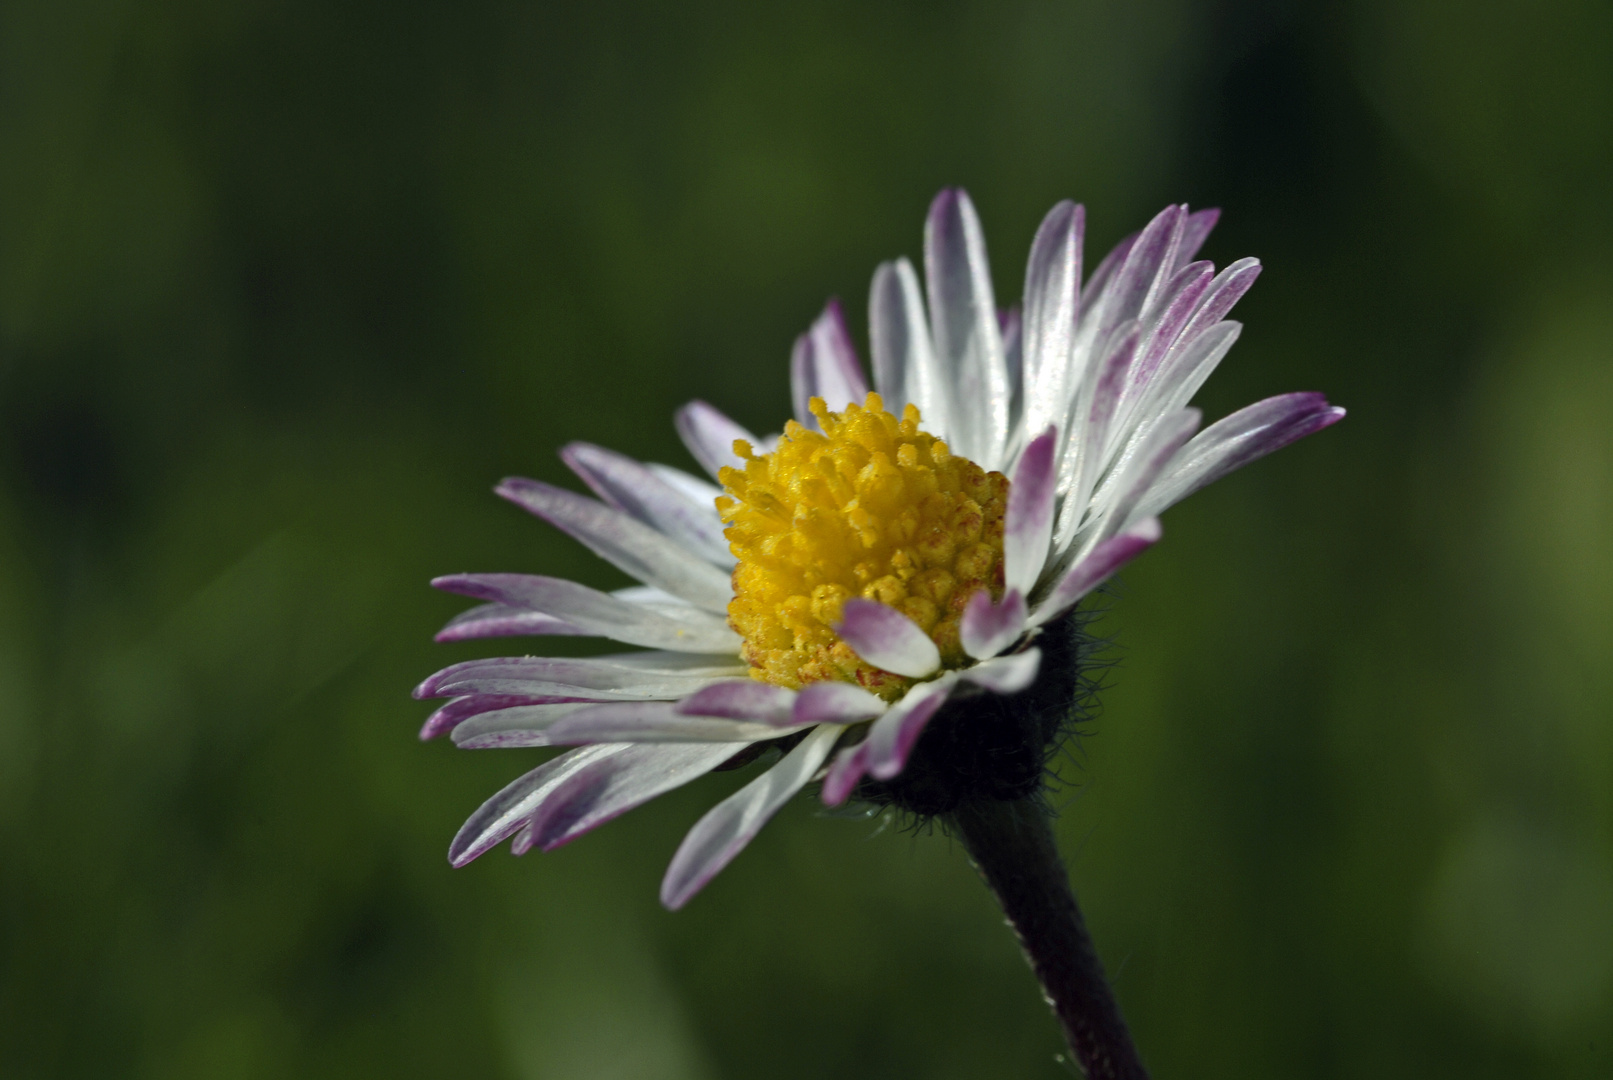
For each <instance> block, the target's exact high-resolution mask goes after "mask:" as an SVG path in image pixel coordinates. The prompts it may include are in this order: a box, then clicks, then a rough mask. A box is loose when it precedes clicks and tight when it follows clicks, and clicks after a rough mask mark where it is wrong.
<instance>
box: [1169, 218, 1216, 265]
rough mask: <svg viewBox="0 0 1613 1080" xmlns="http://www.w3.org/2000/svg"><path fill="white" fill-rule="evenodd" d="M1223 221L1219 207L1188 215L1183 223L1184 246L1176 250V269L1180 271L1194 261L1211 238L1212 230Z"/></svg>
mask: <svg viewBox="0 0 1613 1080" xmlns="http://www.w3.org/2000/svg"><path fill="white" fill-rule="evenodd" d="M1220 220H1221V211H1220V209H1219V208H1217V207H1213V206H1212V207H1211V208H1210V209H1208V210H1195V211H1194V212H1193V213H1191V214H1189V215H1187V220H1186V221H1184V222H1183V223H1182V244H1181V247H1179V248H1177V250H1176V268H1177V269H1180V268H1182V267H1183V266H1186V265H1187V264H1188V263H1190V262H1192V261H1193V256H1195V255H1197V254H1198V253H1199V249H1200V248H1201V247H1203V246H1204V241H1206V240H1208V239H1209V238H1210V230H1211V229H1214V228H1215V223H1216V222H1217V221H1220Z"/></svg>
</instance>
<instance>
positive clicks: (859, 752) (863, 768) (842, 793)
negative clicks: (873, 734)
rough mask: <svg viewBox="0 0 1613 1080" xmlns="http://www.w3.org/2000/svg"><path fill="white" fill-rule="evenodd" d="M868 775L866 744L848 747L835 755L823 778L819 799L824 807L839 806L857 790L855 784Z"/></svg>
mask: <svg viewBox="0 0 1613 1080" xmlns="http://www.w3.org/2000/svg"><path fill="white" fill-rule="evenodd" d="M867 773H868V744H867V743H866V742H861V743H858V744H857V745H856V746H848V747H846V748H844V749H843V750H841V751H840V753H838V754H836V755H835V759H834V764H832V765H830V766H829V773H828V775H827V776H825V777H824V778H823V790H822V792H821V793H820V797H821V798H822V799H823V805H825V806H839V805H840V804H841V803H843V802H845V801H846V800H847V799H849V798H850V797H851V793H852V792H853V791H855V790H857V784H858V783H860V782H861V780H862V778H863V777H864V776H866V775H867Z"/></svg>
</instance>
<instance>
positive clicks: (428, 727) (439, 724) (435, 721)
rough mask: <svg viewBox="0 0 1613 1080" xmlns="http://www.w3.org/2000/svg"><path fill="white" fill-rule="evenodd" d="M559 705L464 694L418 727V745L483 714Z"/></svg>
mask: <svg viewBox="0 0 1613 1080" xmlns="http://www.w3.org/2000/svg"><path fill="white" fill-rule="evenodd" d="M552 704H559V702H556V701H555V700H554V698H553V697H546V696H539V695H530V694H466V695H465V696H464V697H456V698H454V699H453V700H452V701H450V702H449V703H448V704H446V705H444V706H443V707H442V708H440V709H438V710H437V711H436V712H434V713H432V714H431V715H430V716H428V717H426V722H425V723H424V724H421V725H420V741H421V742H425V741H426V740H427V739H435V738H438V737H439V736H442V735H446V734H448V733H449V732H450V731H453V730H454V728H456V727H458V726H459V725H460V724H462V723H464V722H465V721H467V720H469V719H470V718H471V717H473V716H480V715H482V714H483V713H491V712H499V711H501V710H504V709H513V708H516V707H517V706H524V705H552Z"/></svg>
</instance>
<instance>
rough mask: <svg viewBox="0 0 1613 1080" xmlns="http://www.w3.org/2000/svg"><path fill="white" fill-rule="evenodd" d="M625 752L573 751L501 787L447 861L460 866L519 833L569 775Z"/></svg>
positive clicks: (450, 848)
mask: <svg viewBox="0 0 1613 1080" xmlns="http://www.w3.org/2000/svg"><path fill="white" fill-rule="evenodd" d="M627 749H629V748H628V747H625V746H590V747H586V748H584V749H582V750H573V751H571V752H569V753H565V754H561V755H560V756H559V757H557V758H553V759H551V760H549V761H546V762H544V763H543V764H542V765H539V766H538V767H537V768H536V769H533V770H532V771H531V772H529V773H527V774H526V775H524V776H522V777H520V778H519V779H517V780H516V781H514V782H513V783H511V784H509V785H507V786H505V787H504V788H503V789H502V790H501V791H499V793H498V794H496V795H494V796H493V797H492V798H491V799H488V800H487V801H486V802H485V803H483V804H482V805H481V807H480V809H478V810H477V811H476V812H475V813H474V814H472V815H471V816H470V819H469V820H468V821H466V822H465V824H464V825H463V826H461V828H460V830H459V833H458V835H456V836H455V837H454V841H453V843H452V844H450V845H448V861H449V862H450V863H451V864H453V865H454V866H464V865H465V864H466V863H468V862H470V861H471V860H472V859H474V858H476V857H477V856H478V855H482V854H484V853H485V852H487V851H489V850H491V849H492V848H494V847H496V846H497V845H498V844H499V843H501V842H502V841H504V840H506V839H508V838H509V837H511V836H513V835H514V834H515V833H516V832H517V831H519V830H520V828H521V826H522V825H524V824H525V823H526V820H527V818H529V817H531V816H532V811H533V810H534V809H536V808H537V807H538V806H539V805H540V804H541V803H542V801H543V798H544V796H546V795H547V794H548V793H549V792H551V791H553V790H554V789H555V788H556V787H558V786H559V785H560V784H561V783H562V782H563V781H564V780H565V779H566V778H567V777H568V776H570V775H571V774H572V773H574V772H576V771H577V770H579V769H582V768H584V767H586V766H588V765H589V764H591V763H592V762H595V761H599V760H602V759H604V758H609V757H614V756H615V755H617V754H620V753H622V752H624V751H626V750H627Z"/></svg>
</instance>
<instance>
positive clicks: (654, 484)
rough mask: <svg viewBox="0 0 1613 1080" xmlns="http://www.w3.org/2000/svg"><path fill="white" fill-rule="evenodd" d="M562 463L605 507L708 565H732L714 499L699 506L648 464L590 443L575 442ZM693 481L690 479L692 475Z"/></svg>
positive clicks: (562, 455) (709, 499)
mask: <svg viewBox="0 0 1613 1080" xmlns="http://www.w3.org/2000/svg"><path fill="white" fill-rule="evenodd" d="M560 457H561V460H563V461H564V462H565V463H566V464H567V465H569V466H571V471H572V472H574V473H576V474H577V475H578V476H579V477H581V478H582V480H583V482H584V483H585V484H587V485H588V486H589V487H590V488H592V489H593V491H594V494H595V495H598V496H599V497H600V498H601V499H603V500H604V501H605V502H606V503H609V504H610V505H611V506H614V507H615V508H616V509H618V510H621V511H623V512H624V513H627V514H630V515H632V516H633V517H634V518H636V519H637V520H639V521H642V522H643V523H644V524H646V525H648V526H650V527H651V528H653V529H655V530H656V531H657V532H659V533H661V534H662V535H664V536H667V537H670V538H671V539H672V540H674V541H676V542H677V543H679V544H681V545H683V546H684V547H686V548H688V549H689V550H690V551H692V552H694V553H695V554H696V555H698V556H700V557H701V558H702V559H705V560H706V561H707V562H710V563H715V564H716V565H718V566H722V567H732V566H733V565H734V556H733V554H732V553H731V552H730V551H729V550H728V541H727V540H726V539H725V538H724V537H723V534H722V533H723V526H722V521H721V520H720V519H719V518H718V517H717V507H716V505H715V496H713V497H712V498H708V499H706V500H704V501H703V502H702V501H701V500H699V499H692V498H690V497H689V495H688V494H687V492H686V491H684V490H682V489H679V488H677V487H674V486H673V485H672V484H670V483H668V482H667V481H666V480H665V479H664V478H663V477H661V476H660V475H658V474H657V473H656V472H655V471H654V470H653V469H651V468H650V467H649V466H647V465H643V464H641V463H639V462H637V461H634V460H633V459H632V458H630V457H628V456H627V455H625V454H618V453H616V452H615V451H614V450H607V449H605V448H604V447H602V446H595V445H593V444H592V443H584V442H574V443H571V444H569V445H567V446H566V447H565V448H564V449H562V450H561V451H560ZM690 479H691V480H692V479H693V477H690Z"/></svg>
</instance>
